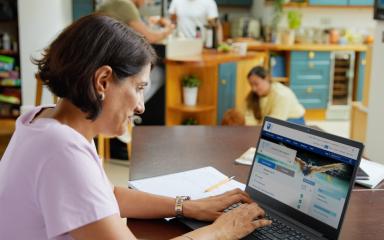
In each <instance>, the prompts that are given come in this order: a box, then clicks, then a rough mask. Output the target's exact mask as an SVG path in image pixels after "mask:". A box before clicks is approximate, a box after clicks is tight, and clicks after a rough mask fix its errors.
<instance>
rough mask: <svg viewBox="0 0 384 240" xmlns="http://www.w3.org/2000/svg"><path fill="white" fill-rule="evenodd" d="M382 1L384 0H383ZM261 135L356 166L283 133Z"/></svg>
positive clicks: (349, 161) (348, 160)
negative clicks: (287, 136)
mask: <svg viewBox="0 0 384 240" xmlns="http://www.w3.org/2000/svg"><path fill="white" fill-rule="evenodd" d="M382 1H384V0H382ZM261 136H266V137H270V138H272V139H275V140H277V141H280V142H283V143H287V144H290V145H291V146H295V147H297V148H300V149H303V150H307V151H309V152H313V153H316V154H319V155H322V156H324V157H327V158H331V159H334V160H336V161H340V162H343V163H346V164H349V165H352V166H354V165H355V164H356V160H354V159H352V158H348V157H345V156H342V155H339V154H336V153H334V152H329V151H326V150H324V149H321V148H317V147H314V146H311V145H308V144H305V143H303V142H298V141H296V140H294V139H291V138H286V137H283V136H281V135H277V134H274V133H271V132H267V131H264V130H263V131H262V132H261Z"/></svg>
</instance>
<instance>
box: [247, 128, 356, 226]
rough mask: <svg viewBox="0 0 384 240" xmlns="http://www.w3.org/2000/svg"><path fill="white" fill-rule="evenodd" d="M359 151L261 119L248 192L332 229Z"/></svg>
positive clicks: (344, 200) (346, 191) (343, 203)
mask: <svg viewBox="0 0 384 240" xmlns="http://www.w3.org/2000/svg"><path fill="white" fill-rule="evenodd" d="M359 150H360V149H359V148H357V147H353V146H351V145H346V144H343V143H341V142H338V141H334V140H330V139H328V138H324V137H320V136H318V135H315V134H313V133H311V132H305V131H300V130H297V129H295V128H291V127H288V126H284V125H281V124H278V123H276V122H271V121H268V120H266V122H265V123H264V125H263V129H262V131H261V135H260V142H259V146H258V149H257V152H256V154H255V159H254V164H253V168H252V171H251V175H250V178H249V182H248V187H251V188H253V189H254V190H257V191H259V192H262V193H264V194H265V195H267V196H269V197H271V198H273V199H275V200H277V201H279V202H281V203H283V204H285V205H288V206H290V207H291V208H294V209H296V210H298V211H301V212H302V213H304V214H306V215H309V216H310V217H312V218H315V219H316V220H319V221H321V222H323V223H325V224H327V225H329V226H331V227H332V228H335V229H337V228H338V226H339V222H340V219H341V217H342V215H343V209H344V205H345V202H346V199H347V197H348V195H349V194H348V193H349V189H350V184H351V179H352V177H353V173H354V167H355V165H356V164H358V163H359V161H358V159H359Z"/></svg>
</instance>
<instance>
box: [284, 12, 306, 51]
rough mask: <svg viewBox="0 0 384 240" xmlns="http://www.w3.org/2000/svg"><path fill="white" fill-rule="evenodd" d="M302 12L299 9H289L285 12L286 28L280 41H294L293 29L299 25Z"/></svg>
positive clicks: (287, 42)
mask: <svg viewBox="0 0 384 240" xmlns="http://www.w3.org/2000/svg"><path fill="white" fill-rule="evenodd" d="M301 18H302V14H301V12H300V11H296V10H291V11H288V12H287V20H288V28H289V29H288V30H287V31H285V32H284V34H283V39H282V42H283V43H285V44H294V43H295V31H296V30H298V29H299V28H300V26H301Z"/></svg>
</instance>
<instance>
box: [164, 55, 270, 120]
mask: <svg viewBox="0 0 384 240" xmlns="http://www.w3.org/2000/svg"><path fill="white" fill-rule="evenodd" d="M265 58H266V55H265V54H264V53H259V52H258V53H256V52H253V53H251V52H250V53H248V54H247V55H246V56H241V55H237V54H233V53H218V52H216V51H211V50H204V52H203V54H202V56H201V57H200V58H199V59H198V60H195V61H191V60H190V59H188V58H186V59H185V60H180V59H178V60H170V59H167V60H166V109H165V111H166V118H165V121H166V125H167V126H172V125H180V124H183V123H184V122H185V121H186V120H190V119H193V120H196V122H197V124H199V125H216V124H220V123H221V120H222V117H223V114H224V112H225V111H226V110H228V109H230V108H236V109H238V110H239V111H243V110H245V101H244V99H245V97H246V95H247V94H248V93H249V91H250V87H249V84H248V81H247V74H248V72H249V70H250V69H251V68H252V67H254V66H256V65H263V64H264V63H265V62H266V60H265ZM191 74H193V75H195V76H196V77H197V78H198V79H199V80H200V81H201V84H200V86H199V89H198V96H197V104H196V106H193V107H190V106H185V105H184V104H183V94H182V93H183V91H182V84H181V81H182V79H183V77H184V76H186V75H191Z"/></svg>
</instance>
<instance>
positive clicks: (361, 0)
mask: <svg viewBox="0 0 384 240" xmlns="http://www.w3.org/2000/svg"><path fill="white" fill-rule="evenodd" d="M373 2H374V0H349V5H356V6H368V5H369V6H373Z"/></svg>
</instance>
